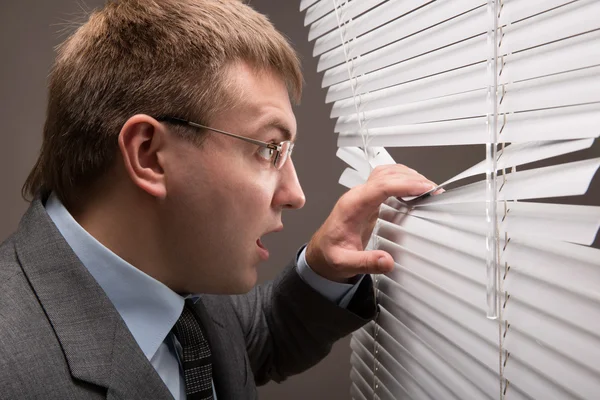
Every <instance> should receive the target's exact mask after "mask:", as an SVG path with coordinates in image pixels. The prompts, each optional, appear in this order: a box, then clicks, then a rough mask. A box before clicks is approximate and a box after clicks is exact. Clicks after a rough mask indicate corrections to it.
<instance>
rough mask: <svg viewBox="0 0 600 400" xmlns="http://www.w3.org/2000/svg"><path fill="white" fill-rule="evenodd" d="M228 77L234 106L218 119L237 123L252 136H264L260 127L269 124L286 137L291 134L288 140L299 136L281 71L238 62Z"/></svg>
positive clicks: (236, 127) (238, 126)
mask: <svg viewBox="0 0 600 400" xmlns="http://www.w3.org/2000/svg"><path fill="white" fill-rule="evenodd" d="M226 79H227V82H226V88H227V89H226V90H227V92H228V93H229V94H230V95H232V96H233V104H234V106H233V107H231V108H229V109H227V110H225V111H224V112H223V113H221V115H220V116H219V121H218V122H220V123H226V124H228V125H237V126H235V129H236V130H237V131H238V132H246V133H247V134H248V135H249V136H257V135H260V134H261V133H260V132H258V131H260V130H261V129H260V128H261V127H263V128H264V127H268V128H273V129H277V130H279V131H281V132H280V133H281V134H282V136H288V135H289V136H291V137H285V138H284V140H294V139H295V136H296V118H295V116H294V112H293V110H292V105H291V103H290V98H289V92H288V89H287V86H286V84H285V82H284V80H283V79H282V78H281V77H280V76H279V75H278V74H276V73H274V72H272V71H269V70H257V69H256V68H253V67H251V66H249V65H247V64H245V63H237V64H234V65H232V66H231V67H230V68H229V69H228V71H227V77H226ZM224 120H226V121H224ZM233 128H234V127H233V126H232V129H233ZM254 131H257V132H254ZM262 131H264V129H262Z"/></svg>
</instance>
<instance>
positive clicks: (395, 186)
mask: <svg viewBox="0 0 600 400" xmlns="http://www.w3.org/2000/svg"><path fill="white" fill-rule="evenodd" d="M434 187H435V186H434V185H432V184H431V183H430V182H428V181H423V180H420V179H419V180H417V179H406V178H393V179H389V180H387V181H385V182H377V183H372V184H366V185H363V186H362V187H361V192H360V203H359V204H361V205H362V206H363V207H365V208H366V209H367V210H372V209H373V208H375V207H379V205H380V204H381V203H383V202H384V201H385V200H387V199H388V198H389V197H393V196H395V197H406V196H418V195H420V194H423V193H425V192H427V191H428V190H431V189H433V188H434Z"/></svg>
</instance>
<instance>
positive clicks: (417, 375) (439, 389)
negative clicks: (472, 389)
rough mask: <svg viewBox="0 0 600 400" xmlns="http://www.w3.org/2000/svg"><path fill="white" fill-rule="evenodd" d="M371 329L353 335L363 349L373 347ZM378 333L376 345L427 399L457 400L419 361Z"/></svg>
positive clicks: (397, 344)
mask: <svg viewBox="0 0 600 400" xmlns="http://www.w3.org/2000/svg"><path fill="white" fill-rule="evenodd" d="M373 327H374V324H373V323H371V324H369V325H367V326H366V327H365V328H363V329H361V330H359V331H357V332H355V333H354V335H355V337H356V338H357V339H358V340H359V341H360V342H361V343H363V344H364V345H365V347H369V346H373V336H372V333H371V332H370V331H371V330H372V329H373ZM378 332H379V333H378V335H377V343H378V344H379V345H380V346H381V347H383V348H384V349H386V350H387V351H388V352H389V354H390V355H391V356H392V357H393V359H395V360H396V361H398V363H400V364H401V365H402V366H403V368H405V369H406V371H407V372H408V373H409V374H411V376H413V377H414V379H415V380H417V381H418V382H419V385H420V386H421V387H422V388H423V389H424V390H426V391H427V393H428V394H429V397H432V398H434V399H458V398H457V397H456V395H455V394H454V393H453V392H452V390H450V388H448V387H447V386H445V385H444V384H443V383H442V382H441V381H440V380H439V379H438V378H437V377H436V376H434V375H433V374H432V373H431V371H429V370H428V369H427V368H425V367H424V366H423V365H422V364H421V362H420V361H419V360H416V359H415V358H414V357H413V356H412V354H410V352H409V351H408V350H407V349H405V348H404V347H403V346H402V345H401V344H400V343H398V341H396V339H394V338H393V337H392V336H391V335H390V334H388V333H387V332H385V331H383V330H380V331H378Z"/></svg>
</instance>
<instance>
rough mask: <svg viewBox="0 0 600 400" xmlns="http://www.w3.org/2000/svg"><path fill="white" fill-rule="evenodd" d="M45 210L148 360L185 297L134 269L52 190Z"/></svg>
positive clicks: (174, 318) (178, 313) (174, 319)
mask: <svg viewBox="0 0 600 400" xmlns="http://www.w3.org/2000/svg"><path fill="white" fill-rule="evenodd" d="M46 212H47V213H48V215H49V216H50V218H51V219H52V221H53V222H54V224H55V225H56V227H57V228H58V230H59V231H60V233H61V234H62V235H63V237H64V238H65V240H66V241H67V243H68V244H69V246H71V248H72V249H73V251H74V252H75V254H76V255H77V257H79V259H80V260H81V262H82V263H83V265H84V266H85V267H86V268H87V270H88V271H89V272H90V274H91V275H92V276H93V277H94V279H96V281H97V282H98V283H99V284H100V286H101V287H102V289H104V291H105V292H106V294H107V296H108V298H109V299H110V300H111V301H112V303H113V304H114V306H115V308H116V309H117V311H118V313H119V314H120V315H121V318H123V320H124V321H125V324H126V325H127V327H128V328H129V330H130V331H131V334H132V335H133V338H134V339H135V341H136V342H137V343H138V345H139V346H140V348H141V349H142V351H143V352H144V354H145V355H146V357H147V358H148V360H151V359H152V357H154V355H155V354H156V351H157V350H158V348H159V346H160V345H161V343H162V342H163V341H164V340H165V338H166V337H167V335H168V334H169V332H170V331H171V329H172V328H173V326H174V325H175V323H176V322H177V320H178V319H179V316H180V315H181V312H182V310H183V305H184V302H185V298H187V297H191V296H186V297H182V296H180V295H179V294H177V293H175V292H174V291H172V290H171V289H169V288H168V287H167V286H165V285H164V284H163V283H161V282H159V281H157V280H156V279H154V278H152V277H151V276H149V275H147V274H145V273H144V272H142V271H140V270H139V269H137V268H135V267H134V266H132V265H131V264H129V263H128V262H126V261H125V260H123V259H122V258H120V257H119V256H117V255H116V254H115V253H113V252H112V251H110V250H109V249H108V248H106V247H105V246H103V245H102V244H101V243H100V242H98V241H97V240H96V239H95V238H94V237H93V236H92V235H90V234H89V233H88V232H87V231H86V230H85V229H83V228H82V227H81V225H79V224H78V223H77V221H75V219H74V218H73V217H72V216H71V214H70V213H69V211H68V210H67V209H66V208H65V207H64V205H63V204H62V203H61V201H60V200H59V199H58V197H57V196H56V195H54V193H52V194H51V195H50V197H49V198H48V201H47V202H46Z"/></svg>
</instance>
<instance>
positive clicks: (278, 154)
mask: <svg viewBox="0 0 600 400" xmlns="http://www.w3.org/2000/svg"><path fill="white" fill-rule="evenodd" d="M156 120H157V121H161V122H169V123H173V124H179V125H188V126H191V127H193V128H199V129H207V130H209V131H213V132H217V133H222V134H223V135H227V136H231V137H233V138H236V139H240V140H243V141H245V142H248V143H253V144H255V145H257V146H260V147H262V148H264V149H266V150H268V154H266V155H265V154H261V157H263V158H264V159H265V160H270V161H272V162H273V166H274V167H275V168H276V169H278V170H279V169H281V167H283V166H284V165H285V162H286V161H287V160H288V158H289V157H291V156H292V151H293V150H294V143H293V142H292V141H290V140H286V141H283V142H281V143H267V142H262V141H260V140H256V139H251V138H248V137H245V136H240V135H236V134H233V133H230V132H225V131H222V130H220V129H215V128H211V127H209V126H205V125H200V124H197V123H195V122H191V121H186V120H184V119H181V118H176V117H165V116H163V117H159V118H156Z"/></svg>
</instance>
